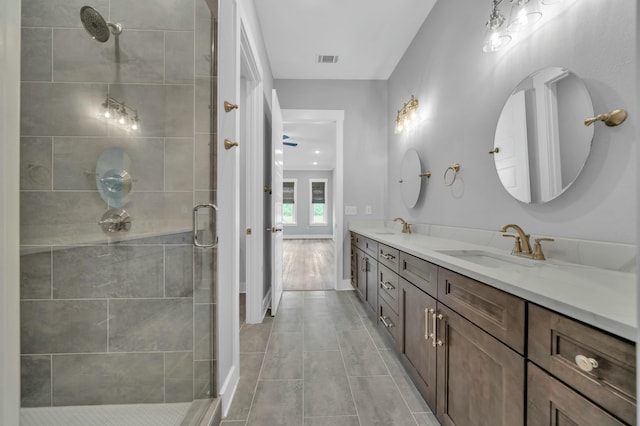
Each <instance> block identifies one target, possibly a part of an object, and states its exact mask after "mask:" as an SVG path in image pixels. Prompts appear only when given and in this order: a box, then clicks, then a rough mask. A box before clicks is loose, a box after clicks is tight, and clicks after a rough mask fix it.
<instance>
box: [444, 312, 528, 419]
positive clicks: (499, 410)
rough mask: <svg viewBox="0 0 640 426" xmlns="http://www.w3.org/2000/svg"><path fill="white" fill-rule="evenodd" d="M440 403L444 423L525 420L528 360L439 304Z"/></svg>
mask: <svg viewBox="0 0 640 426" xmlns="http://www.w3.org/2000/svg"><path fill="white" fill-rule="evenodd" d="M438 313H439V314H441V315H442V319H438V335H437V338H438V341H439V343H441V345H439V346H438V349H437V352H438V370H437V371H438V377H437V384H438V405H437V409H436V415H437V417H438V419H439V420H440V422H441V423H442V425H443V426H449V425H458V426H474V425H486V424H491V425H492V426H518V425H523V424H524V390H525V389H524V388H525V360H524V358H523V357H522V356H521V355H519V354H518V353H517V352H515V351H513V350H512V349H510V348H509V347H507V346H505V345H504V344H503V343H501V342H500V341H499V340H497V339H496V338H494V337H493V336H491V335H489V334H488V333H487V332H485V331H483V330H482V329H480V328H478V327H477V326H475V325H473V324H472V323H471V322H469V321H468V320H466V319H464V318H463V317H461V316H460V315H458V314H457V313H455V312H454V311H452V310H451V309H449V308H447V307H446V306H444V305H442V304H438Z"/></svg>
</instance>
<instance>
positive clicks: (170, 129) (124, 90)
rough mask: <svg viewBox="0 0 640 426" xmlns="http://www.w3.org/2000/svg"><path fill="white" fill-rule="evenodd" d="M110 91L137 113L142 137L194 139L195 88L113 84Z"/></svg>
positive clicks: (189, 86)
mask: <svg viewBox="0 0 640 426" xmlns="http://www.w3.org/2000/svg"><path fill="white" fill-rule="evenodd" d="M136 3H137V2H136ZM109 91H110V92H109V93H110V95H111V96H112V97H113V98H115V99H117V100H119V101H121V102H125V103H126V104H127V105H129V106H131V107H132V108H135V109H136V110H137V111H138V114H139V116H140V122H141V124H140V131H139V133H138V134H139V135H140V136H144V137H153V136H167V137H193V117H194V115H193V114H194V113H193V108H194V107H193V85H174V86H166V85H156V84H143V85H139V84H112V85H110V86H109ZM103 97H104V95H103ZM101 102H104V100H102V101H101ZM110 131H111V132H112V133H114V134H117V133H118V132H119V130H117V129H116V128H112V129H110ZM120 133H122V132H120Z"/></svg>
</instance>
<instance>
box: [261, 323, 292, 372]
mask: <svg viewBox="0 0 640 426" xmlns="http://www.w3.org/2000/svg"><path fill="white" fill-rule="evenodd" d="M267 379H302V332H290V333H279V332H276V331H275V330H273V331H272V333H271V338H270V339H269V345H268V346H267V353H266V354H265V358H264V363H263V366H262V373H261V375H260V380H267Z"/></svg>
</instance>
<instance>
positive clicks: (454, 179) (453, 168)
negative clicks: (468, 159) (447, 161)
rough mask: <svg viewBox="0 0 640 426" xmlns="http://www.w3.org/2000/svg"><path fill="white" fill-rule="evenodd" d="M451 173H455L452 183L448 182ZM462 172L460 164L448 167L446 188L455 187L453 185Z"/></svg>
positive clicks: (445, 177)
mask: <svg viewBox="0 0 640 426" xmlns="http://www.w3.org/2000/svg"><path fill="white" fill-rule="evenodd" d="M449 171H452V172H453V179H451V182H448V181H447V175H448V174H449ZM459 171H460V164H458V163H455V164H453V165H451V166H449V167H447V170H445V171H444V184H445V185H446V186H451V185H453V183H454V182H455V181H456V178H457V177H458V172H459Z"/></svg>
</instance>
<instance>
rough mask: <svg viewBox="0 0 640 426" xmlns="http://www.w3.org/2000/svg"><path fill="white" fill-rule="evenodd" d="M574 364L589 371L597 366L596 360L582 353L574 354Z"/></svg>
mask: <svg viewBox="0 0 640 426" xmlns="http://www.w3.org/2000/svg"><path fill="white" fill-rule="evenodd" d="M576 364H577V365H578V367H580V369H581V370H582V371H586V372H589V371H591V370H593V369H594V368H598V361H596V360H595V359H593V358H587V357H586V356H584V355H576Z"/></svg>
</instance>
